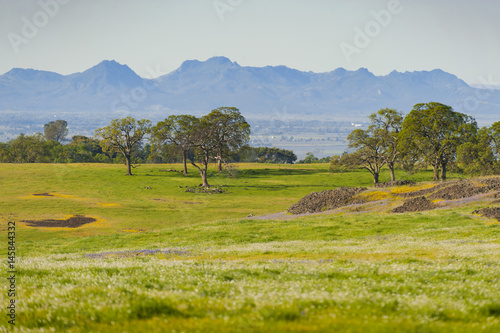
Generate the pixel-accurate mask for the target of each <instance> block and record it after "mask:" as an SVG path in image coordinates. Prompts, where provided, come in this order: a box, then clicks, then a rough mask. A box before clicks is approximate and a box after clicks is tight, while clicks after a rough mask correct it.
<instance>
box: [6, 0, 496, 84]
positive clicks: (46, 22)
mask: <svg viewBox="0 0 500 333" xmlns="http://www.w3.org/2000/svg"><path fill="white" fill-rule="evenodd" d="M499 18H500V1H498V0H474V1H473V0H413V1H411V0H406V1H405V0H401V1H397V0H140V1H139V0H41V1H38V0H36V1H35V0H33V1H29V0H0V74H2V73H5V72H7V71H9V70H10V69H11V68H13V67H21V68H35V69H42V70H49V71H55V72H58V73H61V74H70V73H74V72H80V71H83V70H85V69H88V68H90V67H92V66H94V65H96V64H97V63H99V62H101V61H102V60H104V59H108V60H109V59H114V60H116V61H118V62H119V63H122V64H127V65H128V66H129V67H131V68H132V69H133V70H134V71H135V72H136V73H138V74H139V75H141V76H143V77H156V76H159V75H162V74H165V73H168V72H170V71H172V70H175V69H176V68H177V67H179V66H180V64H181V63H182V62H183V61H184V60H188V59H198V60H206V59H208V58H210V57H212V56H215V55H218V56H226V57H228V58H230V59H231V60H232V61H237V62H238V63H239V64H240V65H242V66H259V67H260V66H267V65H273V66H274V65H286V66H288V67H292V68H296V69H300V70H306V71H313V72H327V71H331V70H333V69H335V68H338V67H344V68H346V69H350V70H352V69H357V68H359V67H366V68H368V69H369V70H370V71H371V72H373V73H374V74H376V75H386V74H388V73H389V72H391V71H392V70H397V71H414V70H432V69H435V68H441V69H443V70H445V71H447V72H450V73H452V74H455V75H457V76H458V77H460V78H462V79H463V80H465V81H466V82H467V83H469V84H477V83H480V82H481V78H484V79H485V80H489V81H491V82H500V19H499Z"/></svg>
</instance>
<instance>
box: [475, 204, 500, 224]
mask: <svg viewBox="0 0 500 333" xmlns="http://www.w3.org/2000/svg"><path fill="white" fill-rule="evenodd" d="M472 214H478V215H482V216H485V217H487V218H490V219H496V220H497V221H499V222H500V207H494V208H483V209H478V210H475V211H473V212H472Z"/></svg>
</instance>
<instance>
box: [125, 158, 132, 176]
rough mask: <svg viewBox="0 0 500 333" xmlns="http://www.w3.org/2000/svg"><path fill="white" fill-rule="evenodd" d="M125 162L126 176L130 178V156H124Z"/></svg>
mask: <svg viewBox="0 0 500 333" xmlns="http://www.w3.org/2000/svg"><path fill="white" fill-rule="evenodd" d="M125 160H126V161H127V174H126V176H132V165H131V164H132V163H130V156H125Z"/></svg>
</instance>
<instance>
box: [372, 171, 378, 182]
mask: <svg viewBox="0 0 500 333" xmlns="http://www.w3.org/2000/svg"><path fill="white" fill-rule="evenodd" d="M378 176H379V173H378V172H374V173H373V183H375V184H378Z"/></svg>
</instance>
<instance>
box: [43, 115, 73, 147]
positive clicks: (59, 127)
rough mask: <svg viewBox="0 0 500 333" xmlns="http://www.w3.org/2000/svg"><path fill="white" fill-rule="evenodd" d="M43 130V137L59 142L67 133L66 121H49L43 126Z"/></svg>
mask: <svg viewBox="0 0 500 333" xmlns="http://www.w3.org/2000/svg"><path fill="white" fill-rule="evenodd" d="M43 131H44V136H45V139H47V140H54V141H57V142H61V141H63V140H64V138H65V137H66V135H68V123H67V122H66V121H65V120H56V121H51V122H49V123H48V124H45V125H44V126H43Z"/></svg>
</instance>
